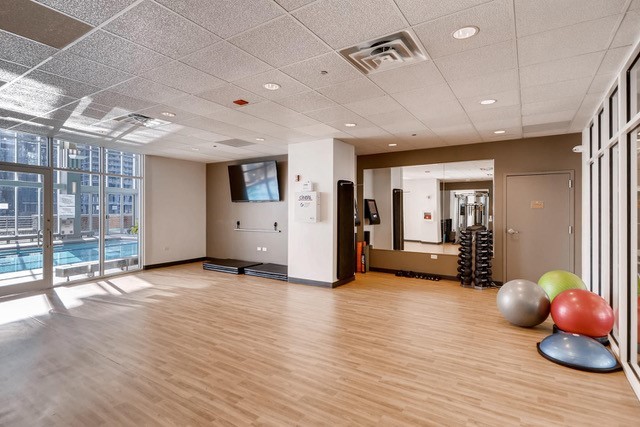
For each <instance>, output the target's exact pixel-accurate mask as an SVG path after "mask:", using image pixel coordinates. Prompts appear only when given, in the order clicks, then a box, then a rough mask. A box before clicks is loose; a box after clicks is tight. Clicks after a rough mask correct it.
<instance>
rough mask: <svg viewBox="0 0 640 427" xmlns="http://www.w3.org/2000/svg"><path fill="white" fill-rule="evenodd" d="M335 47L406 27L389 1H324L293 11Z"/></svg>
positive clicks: (359, 41)
mask: <svg viewBox="0 0 640 427" xmlns="http://www.w3.org/2000/svg"><path fill="white" fill-rule="evenodd" d="M293 16H295V17H296V18H297V19H299V20H300V21H301V22H302V23H303V24H304V25H305V26H306V27H307V28H309V29H310V30H311V31H313V32H314V33H316V34H317V35H318V36H319V37H320V38H321V39H323V40H324V41H325V42H327V43H328V44H329V45H330V46H331V47H333V48H334V49H340V48H343V47H347V46H351V45H354V44H356V43H361V42H364V41H367V40H369V39H372V38H375V37H378V36H383V35H385V34H389V33H392V32H394V31H397V30H400V29H402V28H404V27H405V26H406V24H405V22H404V19H403V18H402V15H401V14H400V12H399V11H398V10H397V8H396V7H395V5H394V4H393V2H391V1H389V0H358V1H348V2H345V1H343V0H323V1H318V2H315V3H312V4H310V5H308V6H306V7H304V8H302V9H299V10H297V11H295V12H293Z"/></svg>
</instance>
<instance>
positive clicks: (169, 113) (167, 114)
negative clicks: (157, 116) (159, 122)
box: [162, 111, 176, 117]
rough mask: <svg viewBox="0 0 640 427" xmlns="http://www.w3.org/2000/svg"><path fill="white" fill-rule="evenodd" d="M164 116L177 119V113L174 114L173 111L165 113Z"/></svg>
mask: <svg viewBox="0 0 640 427" xmlns="http://www.w3.org/2000/svg"><path fill="white" fill-rule="evenodd" d="M162 115H163V116H165V117H175V116H176V113H172V112H171V111H163V112H162Z"/></svg>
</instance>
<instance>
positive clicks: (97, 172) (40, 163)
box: [0, 130, 142, 293]
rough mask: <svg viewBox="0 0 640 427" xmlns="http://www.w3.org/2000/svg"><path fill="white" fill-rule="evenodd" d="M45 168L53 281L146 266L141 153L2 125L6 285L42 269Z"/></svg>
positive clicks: (0, 254)
mask: <svg viewBox="0 0 640 427" xmlns="http://www.w3.org/2000/svg"><path fill="white" fill-rule="evenodd" d="M3 165H7V166H5V167H4V169H3V167H2V166H3ZM10 165H23V166H24V167H26V168H32V169H33V170H34V173H20V172H13V171H10V169H11V166H10ZM43 171H46V172H47V173H46V176H51V177H52V178H51V181H52V188H53V193H52V196H51V200H52V203H51V205H52V208H51V212H52V214H51V215H50V219H51V227H50V228H51V239H50V240H51V241H52V246H53V251H52V252H53V254H52V257H53V259H52V261H51V262H52V264H53V268H52V276H53V277H52V278H51V281H52V283H53V284H56V283H61V282H71V281H76V280H80V279H86V278H91V277H97V276H100V275H105V274H111V273H118V272H122V271H127V270H131V269H136V268H140V267H141V266H142V259H141V258H142V256H141V254H142V250H141V246H142V242H141V241H140V239H139V236H141V233H140V232H139V230H140V227H141V226H142V224H141V218H142V216H141V196H142V193H141V192H142V156H140V155H138V154H134V153H127V152H123V151H119V150H114V149H108V148H102V147H98V146H91V145H86V144H78V143H72V142H68V141H63V140H58V139H53V138H45V137H40V136H35V135H28V134H23V133H17V132H11V131H6V130H0V258H1V259H2V260H3V262H0V293H2V286H3V283H6V285H7V286H9V285H13V284H14V283H15V282H16V281H17V280H19V279H20V278H21V277H24V278H25V279H26V278H28V276H29V275H33V274H34V271H36V273H38V274H39V273H41V272H42V269H43V263H44V262H45V261H43V257H42V253H43V251H42V244H43V241H44V237H43V230H44V229H45V227H44V226H43V222H44V221H45V220H46V219H47V218H49V217H47V216H45V215H43V214H44V211H45V209H44V199H45V198H44V197H43V191H44V186H43V182H42V180H43V179H44V178H43V177H44V176H45V174H43V173H40V174H39V173H38V172H43ZM36 252H38V253H39V256H40V258H38V260H36V261H34V259H33V258H34V257H33V256H31V255H30V253H36ZM29 256H31V258H32V259H31V260H29V259H28V257H29ZM45 258H46V257H45ZM21 269H22V270H21ZM21 275H22V276H21ZM3 280H4V282H3Z"/></svg>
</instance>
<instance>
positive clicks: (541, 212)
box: [504, 172, 575, 282]
mask: <svg viewBox="0 0 640 427" xmlns="http://www.w3.org/2000/svg"><path fill="white" fill-rule="evenodd" d="M572 178H573V177H572V174H571V173H569V172H557V173H553V172H552V173H543V174H529V175H508V176H507V181H506V218H505V230H504V232H505V269H506V274H505V277H506V280H513V279H526V280H531V281H533V282H537V281H538V279H539V278H540V276H542V275H543V274H544V273H546V272H547V271H549V270H567V271H571V272H573V256H574V255H573V246H574V243H573V236H574V233H575V231H574V224H573V185H572Z"/></svg>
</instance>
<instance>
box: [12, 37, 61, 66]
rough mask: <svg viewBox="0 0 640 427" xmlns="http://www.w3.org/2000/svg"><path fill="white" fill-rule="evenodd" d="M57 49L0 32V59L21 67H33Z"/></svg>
mask: <svg viewBox="0 0 640 427" xmlns="http://www.w3.org/2000/svg"><path fill="white" fill-rule="evenodd" d="M57 51H58V49H54V48H52V47H51V46H47V45H44V44H41V43H38V42H35V41H33V40H29V39H25V38H23V37H19V36H16V35H15V34H12V33H9V32H6V31H2V30H0V58H2V59H4V60H7V61H11V62H15V63H18V64H21V65H26V66H30V67H32V66H34V65H37V64H38V63H39V62H41V61H43V60H45V59H47V58H48V57H50V56H51V55H53V54H54V53H56V52H57Z"/></svg>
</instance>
